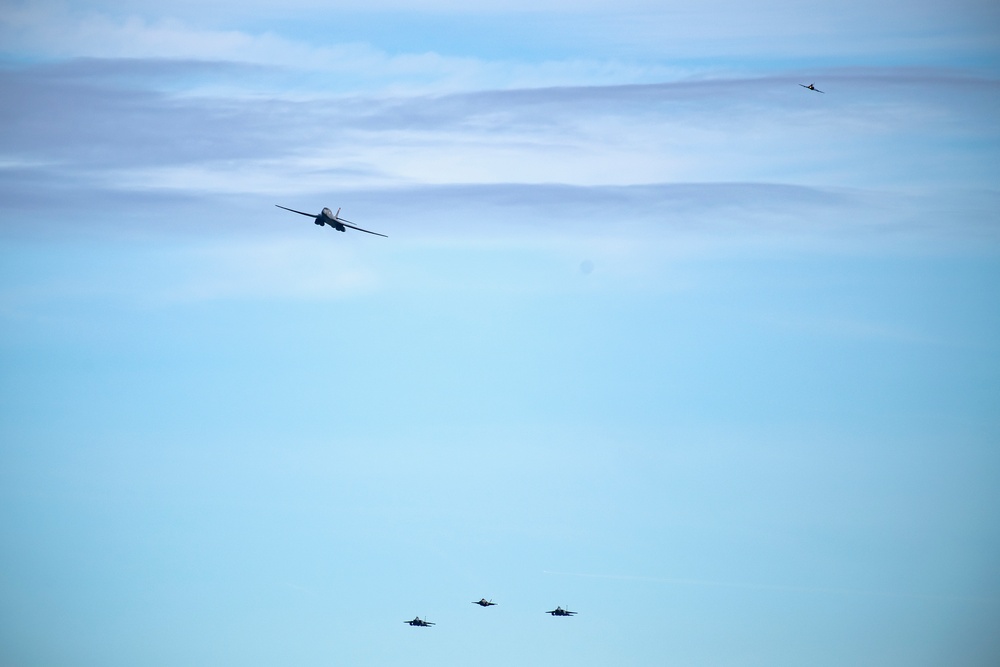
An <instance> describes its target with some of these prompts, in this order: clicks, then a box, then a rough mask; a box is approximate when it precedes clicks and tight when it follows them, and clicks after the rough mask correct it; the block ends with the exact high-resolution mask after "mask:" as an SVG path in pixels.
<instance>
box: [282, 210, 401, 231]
mask: <svg viewBox="0 0 1000 667" xmlns="http://www.w3.org/2000/svg"><path fill="white" fill-rule="evenodd" d="M275 206H277V207H278V208H283V209H285V210H286V211H291V212H292V213H298V214H299V215H304V216H306V217H309V218H312V219H313V224H316V225H319V226H320V227H322V226H323V225H330V226H331V227H333V228H334V229H336V230H337V231H338V232H346V231H347V228H348V227H350V228H351V229H356V230H358V231H359V232H365V233H366V234H374V235H375V236H382V237H385V238H389V237H388V236H386V235H385V234H379V233H378V232H372V231H369V230H367V229H361V228H360V227H358V226H357V225H355V224H354V223H353V222H351V221H350V220H344V219H343V218H341V217H340V209H339V208H338V209H337V212H336V213H334V212H333V211H331V210H330V209H328V208H324V209H323V210H322V211H320V213H319V214H316V213H305V212H303V211H296V210H295V209H294V208H287V207H285V206H281V205H280V204H275Z"/></svg>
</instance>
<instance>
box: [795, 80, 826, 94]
mask: <svg viewBox="0 0 1000 667" xmlns="http://www.w3.org/2000/svg"><path fill="white" fill-rule="evenodd" d="M799 85H800V86H802V87H803V88H808V89H809V90H815V91H816V92H817V93H822V92H823V91H822V90H820V89H819V88H817V87H816V86H814V85H813V84H811V83H810V84H809V85H808V86H807V85H806V84H804V83H800V84H799ZM824 94H825V93H824Z"/></svg>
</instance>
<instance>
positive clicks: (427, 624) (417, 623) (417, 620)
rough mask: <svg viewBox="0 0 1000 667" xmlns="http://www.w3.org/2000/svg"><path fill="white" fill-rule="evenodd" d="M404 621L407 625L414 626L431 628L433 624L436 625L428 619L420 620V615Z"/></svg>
mask: <svg viewBox="0 0 1000 667" xmlns="http://www.w3.org/2000/svg"><path fill="white" fill-rule="evenodd" d="M403 623H406V624H407V625H411V626H413V627H415V628H429V627H431V626H432V625H434V623H430V622H428V621H422V620H420V617H419V616H416V617H414V619H413V620H412V621H403Z"/></svg>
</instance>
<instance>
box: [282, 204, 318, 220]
mask: <svg viewBox="0 0 1000 667" xmlns="http://www.w3.org/2000/svg"><path fill="white" fill-rule="evenodd" d="M275 206H277V207H278V208H283V209H285V210H286V211H291V212H292V213H298V214H299V215H308V216H309V217H310V218H315V217H316V214H315V213H303V212H302V211H296V210H295V209H294V208H286V207H284V206H280V205H278V204H275Z"/></svg>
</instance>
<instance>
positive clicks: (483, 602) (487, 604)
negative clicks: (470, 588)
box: [472, 598, 497, 607]
mask: <svg viewBox="0 0 1000 667" xmlns="http://www.w3.org/2000/svg"><path fill="white" fill-rule="evenodd" d="M472 604H478V605H479V606H480V607H495V606H496V604H497V603H496V602H494V601H493V600H490V601H489V602H487V601H486V598H483V599H482V600H477V601H476V602H473V603H472Z"/></svg>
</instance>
